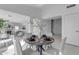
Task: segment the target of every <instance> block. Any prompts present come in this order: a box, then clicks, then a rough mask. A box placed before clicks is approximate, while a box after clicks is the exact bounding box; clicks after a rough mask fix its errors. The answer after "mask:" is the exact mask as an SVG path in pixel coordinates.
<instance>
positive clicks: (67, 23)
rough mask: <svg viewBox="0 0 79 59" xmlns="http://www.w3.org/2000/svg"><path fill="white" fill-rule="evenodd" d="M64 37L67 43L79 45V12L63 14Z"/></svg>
mask: <svg viewBox="0 0 79 59" xmlns="http://www.w3.org/2000/svg"><path fill="white" fill-rule="evenodd" d="M62 19H63V20H62V38H64V37H67V43H69V44H73V45H77V46H79V12H78V13H73V14H68V15H64V16H62Z"/></svg>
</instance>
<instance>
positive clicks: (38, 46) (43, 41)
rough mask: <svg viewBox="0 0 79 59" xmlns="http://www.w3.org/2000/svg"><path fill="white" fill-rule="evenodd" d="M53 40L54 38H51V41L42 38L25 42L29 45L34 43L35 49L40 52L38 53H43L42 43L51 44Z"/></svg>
mask: <svg viewBox="0 0 79 59" xmlns="http://www.w3.org/2000/svg"><path fill="white" fill-rule="evenodd" d="M53 42H54V39H53V38H51V41H45V40H42V39H39V40H38V39H37V40H36V41H28V40H26V43H28V44H31V45H36V48H37V51H38V52H39V53H40V55H42V54H43V51H44V50H45V49H44V48H43V45H49V44H52V43H53Z"/></svg>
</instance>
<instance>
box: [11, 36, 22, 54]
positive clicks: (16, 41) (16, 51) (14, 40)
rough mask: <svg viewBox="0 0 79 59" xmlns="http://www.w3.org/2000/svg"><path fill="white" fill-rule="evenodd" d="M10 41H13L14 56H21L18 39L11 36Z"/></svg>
mask: <svg viewBox="0 0 79 59" xmlns="http://www.w3.org/2000/svg"><path fill="white" fill-rule="evenodd" d="M12 39H13V44H14V51H15V54H16V55H22V47H21V44H20V42H19V39H18V38H17V37H15V38H14V36H12Z"/></svg>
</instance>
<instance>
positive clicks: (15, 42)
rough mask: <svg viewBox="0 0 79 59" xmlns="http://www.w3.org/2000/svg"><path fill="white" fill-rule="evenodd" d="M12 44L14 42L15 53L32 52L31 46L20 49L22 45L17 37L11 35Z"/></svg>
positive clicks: (26, 53) (29, 53) (25, 53)
mask: <svg viewBox="0 0 79 59" xmlns="http://www.w3.org/2000/svg"><path fill="white" fill-rule="evenodd" d="M13 44H14V50H15V55H31V54H32V53H33V52H34V51H33V50H32V49H31V48H27V49H25V50H22V46H21V44H20V41H19V39H18V38H17V37H16V38H14V37H13Z"/></svg>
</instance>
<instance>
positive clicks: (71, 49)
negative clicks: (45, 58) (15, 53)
mask: <svg viewBox="0 0 79 59" xmlns="http://www.w3.org/2000/svg"><path fill="white" fill-rule="evenodd" d="M53 38H54V39H55V42H54V43H53V44H52V46H53V47H54V48H57V49H59V48H60V43H61V36H60V35H53ZM33 51H34V50H33ZM9 52H10V51H9ZM27 52H29V53H31V55H39V53H38V52H36V51H34V53H32V50H31V49H28V50H27V51H26V52H24V53H25V54H26V55H30V54H27ZM43 54H44V55H53V54H54V51H53V48H50V49H49V51H48V52H47V51H45V52H43ZM63 54H64V55H79V47H78V46H73V45H70V44H65V48H64V52H63ZM9 55H10V54H9ZM11 55H12V54H11Z"/></svg>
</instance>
